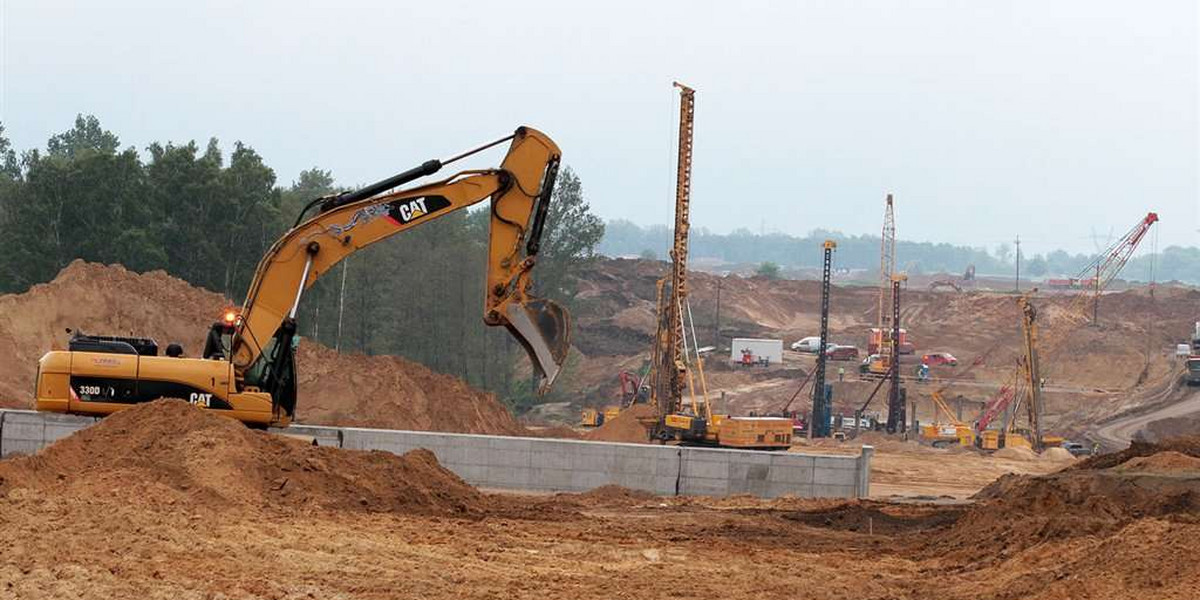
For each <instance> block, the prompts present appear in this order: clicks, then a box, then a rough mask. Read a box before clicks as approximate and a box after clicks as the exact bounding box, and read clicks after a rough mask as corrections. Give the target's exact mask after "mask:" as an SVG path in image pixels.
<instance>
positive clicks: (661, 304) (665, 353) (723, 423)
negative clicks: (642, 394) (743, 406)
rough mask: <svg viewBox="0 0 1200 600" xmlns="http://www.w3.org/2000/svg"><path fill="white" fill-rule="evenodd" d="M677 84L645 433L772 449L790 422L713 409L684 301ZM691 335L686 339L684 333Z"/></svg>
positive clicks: (688, 135)
mask: <svg viewBox="0 0 1200 600" xmlns="http://www.w3.org/2000/svg"><path fill="white" fill-rule="evenodd" d="M675 87H677V88H679V163H678V165H677V170H676V173H675V177H676V179H675V237H674V241H673V243H672V245H671V273H670V275H669V278H670V281H669V282H668V281H667V280H666V279H667V278H663V279H662V280H659V283H658V331H657V333H656V335H655V346H654V352H653V357H652V359H651V361H652V362H651V374H650V381H651V387H650V392H651V403H652V404H653V405H654V406H655V407H656V408H657V409H658V420H657V423H656V424H655V425H654V428H653V431H652V432H651V435H652V436H653V437H655V438H657V439H659V440H661V441H664V442H665V441H670V440H674V441H677V442H684V443H697V444H710V445H714V444H715V445H721V446H732V447H737V448H762V449H775V448H787V447H788V446H790V445H791V439H792V423H791V420H789V419H783V418H772V417H757V418H755V417H751V418H740V417H729V416H728V415H718V414H714V413H713V407H712V403H711V402H710V401H709V397H708V383H707V381H706V380H705V378H704V362H703V360H702V359H701V358H700V352H699V343H698V340H697V338H696V326H695V322H694V321H693V319H692V311H691V307H690V306H689V305H688V283H687V259H688V229H689V227H690V225H689V216H690V209H691V206H690V205H691V191H692V137H693V133H694V127H695V116H696V92H695V90H693V89H692V88H690V87H688V86H686V85H683V84H681V83H679V82H675ZM689 334H690V336H691V341H690V343H689V338H688V336H689Z"/></svg>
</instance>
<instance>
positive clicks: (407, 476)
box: [0, 400, 480, 514]
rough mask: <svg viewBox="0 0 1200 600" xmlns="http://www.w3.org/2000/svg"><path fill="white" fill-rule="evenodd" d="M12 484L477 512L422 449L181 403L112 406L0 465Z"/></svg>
mask: <svg viewBox="0 0 1200 600" xmlns="http://www.w3.org/2000/svg"><path fill="white" fill-rule="evenodd" d="M15 488H24V489H33V490H36V491H39V492H43V493H52V494H56V495H58V494H61V495H64V496H70V497H76V498H86V497H95V496H107V497H110V498H118V497H119V498H122V499H124V500H127V501H135V500H137V499H141V500H142V501H146V502H150V503H153V504H155V505H166V506H170V505H177V504H178V505H183V504H187V505H198V506H207V507H213V508H217V507H221V506H230V505H236V506H251V507H255V508H260V509H275V510H283V511H287V512H297V511H307V510H314V509H339V510H367V511H397V510H403V511H418V512H432V513H439V514H442V513H445V514H458V513H468V512H472V511H475V510H478V507H479V504H480V496H479V493H478V492H476V491H475V490H474V489H473V488H471V487H470V486H468V485H467V484H465V483H463V481H462V480H461V479H459V478H458V477H457V476H455V475H454V474H453V473H451V472H449V471H447V470H445V469H443V468H442V467H441V466H440V465H438V463H437V459H436V458H434V456H433V454H432V453H431V452H429V451H427V450H418V451H414V452H410V453H409V454H406V455H404V456H396V455H393V454H390V453H387V452H379V451H375V452H358V451H342V450H339V449H334V448H324V447H318V446H315V445H312V444H308V443H305V442H303V441H301V440H297V439H293V438H288V437H283V436H276V435H271V434H268V433H265V432H262V431H255V430H252V429H249V428H247V427H245V426H244V425H242V424H241V423H238V422H237V421H234V420H232V419H228V418H225V417H222V416H219V415H217V414H215V413H212V412H208V411H204V410H200V409H197V408H195V407H193V406H192V405H190V404H188V403H187V402H184V401H182V400H156V401H154V402H151V403H147V404H141V405H138V406H135V407H133V408H130V409H128V410H124V411H121V412H119V413H117V414H114V415H112V416H111V417H109V418H106V419H104V420H102V421H100V423H98V424H96V425H95V426H93V427H89V428H87V429H84V430H82V431H80V432H78V433H76V434H74V435H72V436H70V437H69V438H67V439H65V440H63V441H61V442H59V443H56V444H54V445H52V446H50V447H48V448H47V449H46V450H44V451H43V452H41V453H39V454H37V455H35V456H31V457H18V458H13V459H11V460H7V461H4V462H0V493H5V492H8V491H10V490H13V489H15Z"/></svg>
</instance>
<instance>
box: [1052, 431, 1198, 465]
mask: <svg viewBox="0 0 1200 600" xmlns="http://www.w3.org/2000/svg"><path fill="white" fill-rule="evenodd" d="M1160 452H1177V453H1179V454H1184V455H1187V456H1192V457H1196V458H1200V436H1188V437H1179V438H1173V439H1169V440H1166V441H1163V442H1158V443H1151V442H1146V441H1143V440H1134V441H1133V443H1132V444H1130V445H1129V447H1128V448H1126V449H1124V450H1122V451H1120V452H1114V453H1112V454H1100V455H1098V456H1093V457H1090V458H1088V459H1087V460H1084V461H1080V462H1079V464H1077V465H1074V466H1073V467H1071V468H1073V469H1081V470H1093V469H1109V468H1112V467H1115V466H1117V465H1120V464H1122V463H1125V462H1128V461H1129V460H1130V459H1134V458H1138V457H1144V456H1153V455H1155V454H1158V453H1160Z"/></svg>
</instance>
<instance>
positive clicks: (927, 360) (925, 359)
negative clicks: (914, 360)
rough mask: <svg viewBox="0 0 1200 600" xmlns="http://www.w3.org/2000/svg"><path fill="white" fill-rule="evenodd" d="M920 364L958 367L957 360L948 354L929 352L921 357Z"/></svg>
mask: <svg viewBox="0 0 1200 600" xmlns="http://www.w3.org/2000/svg"><path fill="white" fill-rule="evenodd" d="M921 363H922V364H926V365H929V366H931V367H936V366H938V365H950V366H951V367H957V366H958V359H957V358H954V355H953V354H950V353H949V352H931V353H929V354H926V355H925V356H922V357H921Z"/></svg>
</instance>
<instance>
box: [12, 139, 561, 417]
mask: <svg viewBox="0 0 1200 600" xmlns="http://www.w3.org/2000/svg"><path fill="white" fill-rule="evenodd" d="M504 142H510V144H509V147H508V153H507V154H506V155H505V157H504V160H503V162H502V163H501V165H500V167H499V168H495V169H485V170H472V171H463V172H460V173H458V174H457V175H454V176H452V177H450V178H448V179H444V180H441V181H435V182H432V183H427V184H424V185H419V186H416V187H413V188H408V189H400V190H396V188H398V187H399V186H402V185H404V184H407V183H410V182H412V181H415V180H417V179H419V178H422V177H426V176H429V175H432V174H434V173H436V172H437V171H439V170H440V169H441V168H442V167H443V166H444V165H446V164H449V163H452V162H455V161H458V160H460V159H462V158H465V157H468V156H471V155H473V154H476V153H478V152H481V151H483V150H486V149H488V148H492V147H494V146H497V145H500V144H502V143H504ZM560 158H561V152H560V151H559V149H558V146H557V145H555V143H554V142H553V141H552V140H551V139H550V138H549V137H547V136H546V135H545V134H543V133H541V132H539V131H537V130H534V129H531V128H528V127H521V128H518V129H517V130H516V132H515V133H513V134H512V135H510V136H507V137H505V138H502V139H500V140H496V141H494V142H491V143H489V144H485V145H483V146H480V147H478V148H475V149H473V150H469V151H467V152H464V153H462V154H459V155H457V156H454V157H452V158H449V159H447V160H445V161H441V160H431V161H427V162H425V163H424V164H422V165H420V166H418V167H415V168H413V169H409V170H408V171H405V172H403V173H400V174H398V175H395V176H393V177H390V178H388V179H385V180H383V181H380V182H378V183H375V184H373V185H370V186H367V187H366V188H363V189H361V190H357V191H353V192H345V193H341V194H335V195H331V196H326V197H322V198H317V199H315V200H313V201H312V202H310V203H309V204H308V206H306V207H305V208H304V209H303V210H302V211H301V212H300V215H299V216H298V217H297V219H296V224H295V225H294V226H293V227H292V228H291V229H290V230H288V232H287V233H285V234H284V235H283V237H281V238H279V240H277V241H276V242H275V244H274V245H273V246H272V247H271V248H270V249H269V250H268V251H267V253H266V255H265V256H263V258H262V260H261V261H260V262H259V264H258V268H257V270H256V271H255V274H254V278H253V280H252V282H251V284H250V289H249V291H248V292H247V294H246V300H245V304H244V306H243V307H242V308H241V310H240V311H235V310H230V311H228V312H227V313H226V314H225V315H224V318H223V319H222V320H221V321H219V322H217V323H215V324H214V325H213V326H212V328H211V329H210V331H209V333H208V338H207V341H206V343H205V347H204V351H203V353H202V354H201V356H200V357H190V358H189V357H183V356H182V350H181V349H180V348H179V347H178V346H176V345H174V344H172V345H171V346H168V348H167V352H166V356H160V355H159V353H158V350H159V349H158V344H157V343H156V342H154V341H153V340H149V339H144V338H133V337H117V336H100V335H87V334H83V333H80V332H75V333H74V335H73V337H72V338H71V341H70V343H69V347H68V349H67V350H65V351H52V352H49V353H47V354H46V355H45V356H43V357H42V358H41V360H40V361H39V363H38V377H37V394H36V404H35V406H36V408H37V410H41V411H51V412H63V413H75V414H86V415H106V414H109V413H112V412H115V411H118V410H121V409H123V408H127V407H129V406H131V405H134V404H137V403H139V402H147V401H150V400H154V399H157V398H163V397H175V398H182V399H184V400H187V401H189V402H191V403H192V404H194V405H196V406H199V407H201V408H206V409H209V410H217V411H221V413H222V414H225V415H228V416H230V417H233V418H235V419H238V420H240V421H243V422H246V423H247V424H251V425H255V426H266V425H286V424H287V423H288V422H289V421H290V420H291V419H292V418H293V417H294V415H295V410H296V375H295V360H294V354H295V347H296V344H297V341H298V339H299V338H298V337H297V330H298V326H297V323H296V312H297V308H298V307H299V305H300V299H301V297H302V296H303V294H304V292H305V290H307V289H309V288H310V287H312V285H313V284H314V283H315V282H316V281H317V279H318V278H320V277H321V276H322V275H324V274H326V273H328V272H329V271H330V269H332V268H333V267H334V266H335V265H336V264H337V263H338V262H340V261H341V260H342V259H344V258H346V257H347V256H349V255H351V254H353V253H354V252H356V251H358V250H360V249H362V248H365V247H366V246H369V245H371V244H374V243H375V242H378V241H380V240H383V239H386V238H388V237H390V236H392V235H395V234H397V233H402V232H404V231H407V230H409V229H412V228H414V227H418V226H420V225H423V224H425V223H428V222H430V221H432V220H433V219H436V218H438V217H440V216H443V215H447V214H450V213H451V212H454V211H456V210H461V209H464V208H466V207H468V206H472V205H474V204H477V203H479V202H482V201H483V200H487V199H490V200H491V210H490V215H491V223H490V231H489V238H488V246H489V250H488V259H487V260H488V264H487V274H486V288H485V293H484V295H485V297H484V301H483V320H484V323H486V324H487V325H490V326H503V327H505V328H506V329H508V331H509V333H511V334H512V335H513V337H515V338H516V339H517V341H518V342H520V344H521V346H522V347H523V348H524V349H525V350H526V352H527V353H528V354H529V357H530V360H531V361H532V363H533V366H534V372H535V373H536V374H537V375H539V376H541V378H542V381H543V385H542V388H541V389H542V390H543V391H544V390H545V389H546V388H547V387H548V386H549V385H550V384H551V383H552V382H553V381H554V378H555V377H556V376H557V374H558V372H559V370H560V368H561V366H562V364H563V361H564V360H565V358H566V354H567V349H568V346H569V343H570V340H569V316H568V315H567V313H566V311H565V310H563V309H562V308H561V307H560V306H558V305H557V304H555V303H553V302H551V301H549V300H544V299H540V298H536V297H534V296H533V295H531V294H530V292H529V286H530V273H531V271H532V270H533V268H534V265H536V263H537V258H538V251H539V249H540V244H541V236H542V229H543V227H544V226H545V223H546V215H547V213H548V211H549V207H550V201H551V192H552V191H553V189H554V181H555V176H556V175H557V172H558V165H559V160H560ZM314 210H315V214H312V215H311V216H310V215H309V213H310V212H312V211H314Z"/></svg>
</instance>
